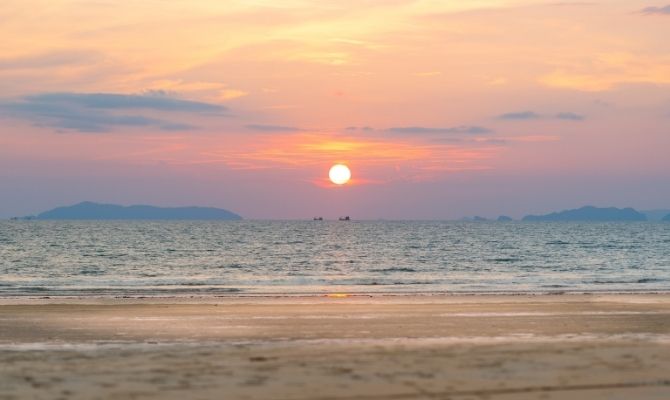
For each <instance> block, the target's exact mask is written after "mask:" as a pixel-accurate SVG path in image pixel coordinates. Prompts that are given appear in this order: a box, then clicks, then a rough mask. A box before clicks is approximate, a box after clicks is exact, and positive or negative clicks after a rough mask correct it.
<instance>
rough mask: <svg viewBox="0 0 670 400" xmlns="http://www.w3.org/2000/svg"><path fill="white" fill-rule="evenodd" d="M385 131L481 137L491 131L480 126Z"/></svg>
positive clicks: (407, 127)
mask: <svg viewBox="0 0 670 400" xmlns="http://www.w3.org/2000/svg"><path fill="white" fill-rule="evenodd" d="M387 131H389V132H392V133H409V134H471V135H481V134H485V133H491V130H490V129H488V128H484V127H481V126H467V125H465V126H454V127H447V128H435V127H424V126H403V127H394V128H389V129H387Z"/></svg>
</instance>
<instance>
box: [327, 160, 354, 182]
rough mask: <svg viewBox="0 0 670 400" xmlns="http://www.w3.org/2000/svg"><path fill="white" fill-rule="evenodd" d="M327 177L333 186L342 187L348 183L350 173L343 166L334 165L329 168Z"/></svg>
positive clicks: (347, 168)
mask: <svg viewBox="0 0 670 400" xmlns="http://www.w3.org/2000/svg"><path fill="white" fill-rule="evenodd" d="M328 177H329V178H330V181H331V182H333V183H334V184H336V185H344V184H345V183H347V182H349V179H351V171H350V170H349V167H347V166H346V165H344V164H335V165H333V166H332V167H330V171H328Z"/></svg>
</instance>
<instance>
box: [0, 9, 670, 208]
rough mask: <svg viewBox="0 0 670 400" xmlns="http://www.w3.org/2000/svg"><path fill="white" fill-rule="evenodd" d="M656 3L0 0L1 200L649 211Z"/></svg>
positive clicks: (656, 185) (662, 19)
mask: <svg viewBox="0 0 670 400" xmlns="http://www.w3.org/2000/svg"><path fill="white" fill-rule="evenodd" d="M666 6H668V4H666V3H663V2H662V1H661V2H655V1H638V0H631V1H623V0H618V1H617V0H608V1H593V2H588V3H587V2H569V1H565V2H561V1H555V0H550V1H521V0H518V1H511V0H509V1H506V0H472V1H448V0H442V1H436V0H435V1H429V0H414V1H413V0H388V1H383V0H367V1H360V0H359V1H348V0H345V1H338V2H331V1H307V0H286V1H284V0H273V1H263V0H257V1H218V0H217V1H197V0H195V1H193V0H189V1H186V0H172V1H158V0H137V1H132V2H118V1H111V0H98V1H81V0H5V1H4V2H3V6H2V7H1V8H0V37H2V38H3V39H2V40H0V123H1V124H2V125H0V126H2V128H1V129H0V187H2V191H1V192H0V196H2V198H0V200H2V207H0V217H9V216H14V215H23V214H30V213H34V212H39V211H42V210H44V209H47V208H51V207H54V206H58V205H65V204H69V203H74V202H78V201H82V200H93V201H101V202H115V203H122V204H131V203H152V204H158V205H186V204H195V205H211V206H219V207H225V208H229V209H231V210H232V211H235V212H238V213H240V214H242V215H244V216H247V217H250V218H311V216H312V214H314V215H324V216H337V215H339V214H351V215H354V216H358V217H359V218H422V219H424V218H425V219H431V218H458V217H461V216H464V215H474V214H481V215H486V216H496V215H498V214H511V215H513V216H520V215H522V214H524V213H530V212H543V211H548V210H551V209H554V208H568V207H573V206H579V205H583V204H596V205H614V206H634V207H638V208H642V209H644V208H657V207H658V208H670V172H669V171H670V161H669V160H670V157H668V156H667V154H666V153H667V149H668V148H669V146H670V90H669V89H670V41H668V40H667V38H668V37H670V6H669V7H666ZM336 162H344V163H347V164H348V165H349V166H350V167H351V169H352V172H353V177H354V178H353V180H352V182H351V184H349V185H346V186H345V187H334V186H333V185H330V184H329V183H328V181H327V171H328V168H329V167H330V166H331V165H332V164H334V163H336Z"/></svg>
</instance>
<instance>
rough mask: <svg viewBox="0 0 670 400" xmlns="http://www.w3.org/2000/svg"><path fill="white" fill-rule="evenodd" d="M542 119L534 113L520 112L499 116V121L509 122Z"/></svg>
mask: <svg viewBox="0 0 670 400" xmlns="http://www.w3.org/2000/svg"><path fill="white" fill-rule="evenodd" d="M539 118H541V116H540V114H538V113H536V112H534V111H519V112H510V113H505V114H502V115H499V116H498V119H507V120H519V119H521V120H528V119H539Z"/></svg>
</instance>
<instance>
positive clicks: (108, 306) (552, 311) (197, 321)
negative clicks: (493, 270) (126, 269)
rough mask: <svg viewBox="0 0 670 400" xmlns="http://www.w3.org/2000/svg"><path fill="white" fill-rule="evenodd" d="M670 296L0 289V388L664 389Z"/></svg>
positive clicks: (103, 395)
mask: <svg viewBox="0 0 670 400" xmlns="http://www.w3.org/2000/svg"><path fill="white" fill-rule="evenodd" d="M668 371H670V295H667V294H616V295H614V294H592V295H516V296H513V295H478V296H442V295H426V296H349V297H220V298H213V297H212V298H164V299H161V298H146V299H141V298H136V299H128V298H125V299H114V298H106V299H105V298H100V299H95V298H46V299H37V298H32V299H28V298H14V299H3V300H1V301H0V399H3V400H4V399H7V400H9V399H25V398H32V399H58V398H62V399H93V398H95V399H153V398H156V399H159V398H160V399H185V398H190V399H213V398H217V399H218V398H225V399H286V400H294V399H295V400H302V399H319V400H326V399H333V400H335V399H438V398H439V399H536V398H537V399H563V398H570V399H632V398H635V399H667V398H670V372H668Z"/></svg>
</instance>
